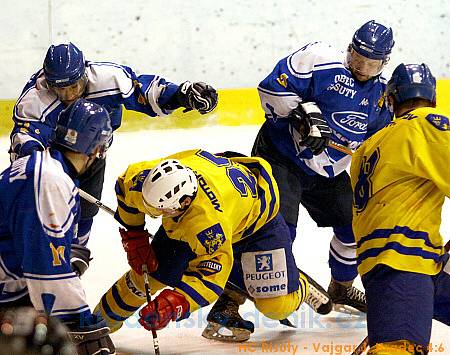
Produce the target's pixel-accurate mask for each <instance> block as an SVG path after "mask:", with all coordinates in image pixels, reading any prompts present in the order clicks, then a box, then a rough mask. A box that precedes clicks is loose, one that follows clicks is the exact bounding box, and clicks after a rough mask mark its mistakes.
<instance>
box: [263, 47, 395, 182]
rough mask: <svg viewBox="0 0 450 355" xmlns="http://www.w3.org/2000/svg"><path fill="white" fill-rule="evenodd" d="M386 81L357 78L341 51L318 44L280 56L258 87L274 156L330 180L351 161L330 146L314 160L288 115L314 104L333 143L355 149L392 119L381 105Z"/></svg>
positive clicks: (265, 130) (382, 104) (264, 128)
mask: <svg viewBox="0 0 450 355" xmlns="http://www.w3.org/2000/svg"><path fill="white" fill-rule="evenodd" d="M385 90H386V80H385V79H384V78H383V77H381V76H378V77H375V78H373V79H371V80H369V81H367V82H359V81H357V80H355V79H354V78H353V76H352V74H351V72H350V71H349V70H348V69H347V68H346V65H345V53H343V52H341V51H337V50H335V49H333V48H332V47H331V46H329V45H327V44H324V43H322V42H314V43H310V44H308V45H306V46H304V47H303V48H300V49H299V50H298V51H296V52H294V53H293V54H291V55H289V56H288V57H286V58H283V59H282V60H280V61H279V62H278V64H277V65H276V66H275V68H274V70H273V71H272V72H271V73H270V74H269V75H268V76H267V77H266V78H265V79H264V80H263V81H262V82H261V83H260V84H259V87H258V92H259V96H260V99H261V105H262V107H263V109H264V112H265V117H266V122H265V123H264V126H263V130H264V133H265V135H266V136H267V137H269V139H270V140H271V142H272V144H273V145H274V147H275V148H276V149H277V150H278V154H280V155H282V156H284V157H285V158H287V159H289V160H290V161H292V162H293V163H295V164H296V165H297V166H299V167H300V168H302V169H303V170H304V171H305V172H306V173H308V174H310V175H314V174H320V175H323V176H326V177H333V176H336V175H338V174H339V173H341V172H342V171H344V170H345V169H346V168H347V167H348V165H349V163H350V160H351V157H350V156H348V155H346V154H345V153H342V152H340V151H337V150H334V149H332V148H327V149H325V151H324V152H323V153H322V154H320V155H317V156H314V155H313V154H312V152H311V150H310V149H308V148H306V147H304V146H302V145H300V144H299V141H300V136H299V133H298V132H297V131H296V130H295V129H294V128H293V126H292V125H291V124H290V122H289V120H288V119H287V116H288V115H289V113H290V112H291V111H292V110H293V109H294V108H296V107H297V106H298V104H299V103H300V102H310V101H313V102H315V103H316V104H317V105H318V107H319V108H320V110H321V111H322V114H323V116H324V117H325V119H326V120H327V122H328V125H329V126H330V128H331V130H332V133H333V135H332V140H333V141H335V142H337V143H339V144H342V145H345V146H348V147H349V148H351V149H356V148H357V147H358V146H359V145H360V144H361V143H362V142H363V141H364V140H365V139H366V138H368V137H369V136H371V135H372V134H373V133H375V132H376V131H378V130H379V129H381V128H382V127H384V126H385V125H386V124H387V123H389V122H390V120H391V115H390V113H389V111H388V110H387V108H386V105H385V104H384V93H385Z"/></svg>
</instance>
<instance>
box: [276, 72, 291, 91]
mask: <svg viewBox="0 0 450 355" xmlns="http://www.w3.org/2000/svg"><path fill="white" fill-rule="evenodd" d="M288 78H289V76H288V75H287V74H285V73H282V74H280V76H279V77H278V78H277V82H278V84H280V85H281V86H282V87H284V88H287V80H288Z"/></svg>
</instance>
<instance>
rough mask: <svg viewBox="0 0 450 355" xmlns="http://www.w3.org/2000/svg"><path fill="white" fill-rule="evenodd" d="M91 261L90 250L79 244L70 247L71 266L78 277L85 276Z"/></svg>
mask: <svg viewBox="0 0 450 355" xmlns="http://www.w3.org/2000/svg"><path fill="white" fill-rule="evenodd" d="M91 260H92V258H91V251H90V250H89V249H88V248H86V247H85V246H82V245H79V244H72V245H71V246H70V266H71V267H72V270H73V271H74V272H75V273H76V274H77V275H78V276H81V275H83V274H84V272H85V271H86V270H87V268H88V267H89V262H90V261H91Z"/></svg>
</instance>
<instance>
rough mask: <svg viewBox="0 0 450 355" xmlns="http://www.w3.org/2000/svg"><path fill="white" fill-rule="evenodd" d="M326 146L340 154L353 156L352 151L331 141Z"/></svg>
mask: <svg viewBox="0 0 450 355" xmlns="http://www.w3.org/2000/svg"><path fill="white" fill-rule="evenodd" d="M328 146H329V147H330V148H333V149H335V150H338V151H340V152H342V153H345V154H348V155H353V150H351V149H350V148H348V147H346V146H345V145H342V144H339V143H336V142H333V141H329V142H328Z"/></svg>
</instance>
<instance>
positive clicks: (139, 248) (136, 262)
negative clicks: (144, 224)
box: [119, 228, 158, 275]
mask: <svg viewBox="0 0 450 355" xmlns="http://www.w3.org/2000/svg"><path fill="white" fill-rule="evenodd" d="M119 232H120V236H121V237H122V246H123V248H124V249H125V252H126V253H127V259H128V264H129V265H130V266H131V268H132V269H133V270H134V271H136V272H137V273H138V274H139V275H142V266H143V265H144V264H145V265H147V268H148V272H150V273H152V272H155V271H156V269H157V268H158V260H157V259H156V255H155V252H154V251H153V248H152V246H151V245H150V240H149V238H150V237H151V235H150V233H149V232H147V231H146V230H129V231H127V230H125V229H123V228H119Z"/></svg>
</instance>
